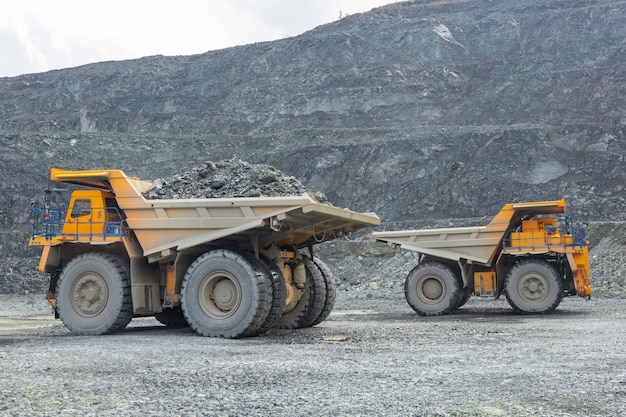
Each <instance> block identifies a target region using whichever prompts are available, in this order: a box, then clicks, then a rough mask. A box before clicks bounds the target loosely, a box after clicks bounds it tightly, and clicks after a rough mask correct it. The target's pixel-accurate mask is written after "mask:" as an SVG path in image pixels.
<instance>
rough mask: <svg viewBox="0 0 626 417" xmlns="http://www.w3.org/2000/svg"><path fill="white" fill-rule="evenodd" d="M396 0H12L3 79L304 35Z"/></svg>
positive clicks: (5, 19) (2, 18)
mask: <svg viewBox="0 0 626 417" xmlns="http://www.w3.org/2000/svg"><path fill="white" fill-rule="evenodd" d="M394 2H395V0H15V1H5V2H2V9H1V10H0V53H1V57H0V77H11V76H16V75H20V74H28V73H34V72H43V71H49V70H52V69H59V68H68V67H75V66H78V65H83V64H88V63H92V62H101V61H110V60H123V59H132V58H140V57H144V56H149V55H159V54H160V55H192V54H198V53H203V52H206V51H210V50H215V49H221V48H227V47H229V46H235V45H244V44H248V43H254V42H262V41H271V40H276V39H281V38H286V37H290V36H295V35H299V34H301V33H303V32H306V31H307V30H310V29H313V28H314V27H316V26H319V25H321V24H324V23H329V22H332V21H335V20H338V19H339V17H340V16H345V15H346V14H354V13H361V12H365V11H369V10H371V9H372V8H374V7H378V6H382V5H385V4H389V3H394Z"/></svg>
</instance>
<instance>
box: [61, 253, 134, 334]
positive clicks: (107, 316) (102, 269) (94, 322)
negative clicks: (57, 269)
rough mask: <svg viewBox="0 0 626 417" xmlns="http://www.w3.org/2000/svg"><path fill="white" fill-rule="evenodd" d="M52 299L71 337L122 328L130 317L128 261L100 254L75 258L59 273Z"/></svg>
mask: <svg viewBox="0 0 626 417" xmlns="http://www.w3.org/2000/svg"><path fill="white" fill-rule="evenodd" d="M56 299H57V312H58V314H59V318H60V319H61V321H62V322H63V324H64V325H65V327H67V328H68V329H70V330H71V331H72V332H73V333H75V334H80V335H100V334H105V333H112V332H114V331H117V330H121V329H123V328H125V327H126V326H127V325H128V323H130V321H131V319H132V317H133V307H132V299H131V295H130V267H129V265H128V262H124V261H123V260H122V259H120V258H118V257H115V256H112V255H108V254H103V253H85V254H83V255H79V256H77V257H75V258H74V259H72V260H71V261H70V262H69V263H68V264H67V265H66V266H65V268H64V269H63V272H61V276H60V277H59V282H58V283H57V288H56Z"/></svg>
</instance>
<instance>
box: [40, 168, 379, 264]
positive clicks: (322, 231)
mask: <svg viewBox="0 0 626 417" xmlns="http://www.w3.org/2000/svg"><path fill="white" fill-rule="evenodd" d="M50 177H51V180H53V181H58V182H65V183H71V184H77V185H83V186H89V187H94V188H98V189H102V190H109V191H112V192H113V193H114V194H115V198H116V200H117V203H118V204H119V207H120V209H122V211H123V212H124V213H125V215H126V219H125V220H126V222H127V224H128V228H129V229H131V230H133V232H134V233H135V235H136V236H137V240H138V241H139V243H140V244H141V247H142V249H143V252H144V253H143V254H144V255H145V256H151V255H155V256H157V257H158V256H159V255H158V254H159V253H163V254H164V255H165V254H166V252H168V251H169V250H178V251H181V250H184V249H188V248H192V247H195V246H198V245H202V244H207V243H210V242H213V241H216V240H220V239H230V240H234V241H235V240H238V239H240V240H241V239H246V240H247V241H248V242H250V241H253V242H254V244H255V245H259V246H264V245H266V244H269V243H278V244H280V245H289V246H296V247H303V246H306V245H308V244H313V243H320V242H323V241H326V240H330V239H334V238H337V237H341V236H345V235H346V234H348V233H350V232H353V231H356V230H358V229H361V228H364V227H369V226H376V225H378V224H379V223H380V219H379V218H378V216H376V215H375V214H369V213H357V212H354V211H351V210H348V209H342V208H337V207H333V206H329V205H325V204H321V203H319V202H318V201H317V200H315V199H314V198H312V197H310V196H307V195H302V196H289V197H253V198H206V199H169V200H148V199H145V198H144V197H143V195H142V192H144V191H146V190H147V189H148V188H149V187H150V185H151V182H150V181H142V180H137V179H132V178H129V177H127V176H126V175H125V174H124V173H123V172H122V171H120V170H97V171H66V170H61V169H57V168H53V169H52V170H51V173H50Z"/></svg>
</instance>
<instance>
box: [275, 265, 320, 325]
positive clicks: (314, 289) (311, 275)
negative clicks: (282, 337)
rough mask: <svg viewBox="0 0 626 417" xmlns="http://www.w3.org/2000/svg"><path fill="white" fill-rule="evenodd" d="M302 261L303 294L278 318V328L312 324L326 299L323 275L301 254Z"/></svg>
mask: <svg viewBox="0 0 626 417" xmlns="http://www.w3.org/2000/svg"><path fill="white" fill-rule="evenodd" d="M302 261H303V262H304V268H305V270H306V282H305V285H304V294H302V297H300V300H299V301H298V303H297V304H296V306H295V307H294V308H293V310H291V311H289V312H288V313H285V314H283V316H282V317H281V318H280V320H278V323H277V324H276V327H278V328H280V329H302V328H305V327H311V326H313V323H314V322H315V320H317V318H318V317H319V316H320V314H322V310H323V309H324V303H325V301H326V283H325V282H324V276H323V275H322V273H321V272H320V270H319V269H318V267H317V266H315V264H314V263H313V261H311V259H310V258H309V257H308V256H306V255H303V256H302Z"/></svg>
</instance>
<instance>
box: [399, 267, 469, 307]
mask: <svg viewBox="0 0 626 417" xmlns="http://www.w3.org/2000/svg"><path fill="white" fill-rule="evenodd" d="M459 287H460V285H459V280H458V278H457V276H456V274H455V273H454V272H453V271H452V269H450V268H449V267H448V266H447V265H444V264H442V263H438V262H430V261H429V262H425V263H422V264H419V265H418V266H416V267H415V268H413V270H412V271H411V272H409V275H408V276H407V278H406V281H405V283H404V295H405V297H406V300H407V302H408V303H409V305H410V306H411V308H412V309H413V310H415V311H416V312H417V313H418V314H420V315H422V316H438V315H442V314H447V313H449V312H450V311H452V310H454V309H455V308H457V307H458V306H459V300H460V297H459V291H460V288H459Z"/></svg>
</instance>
